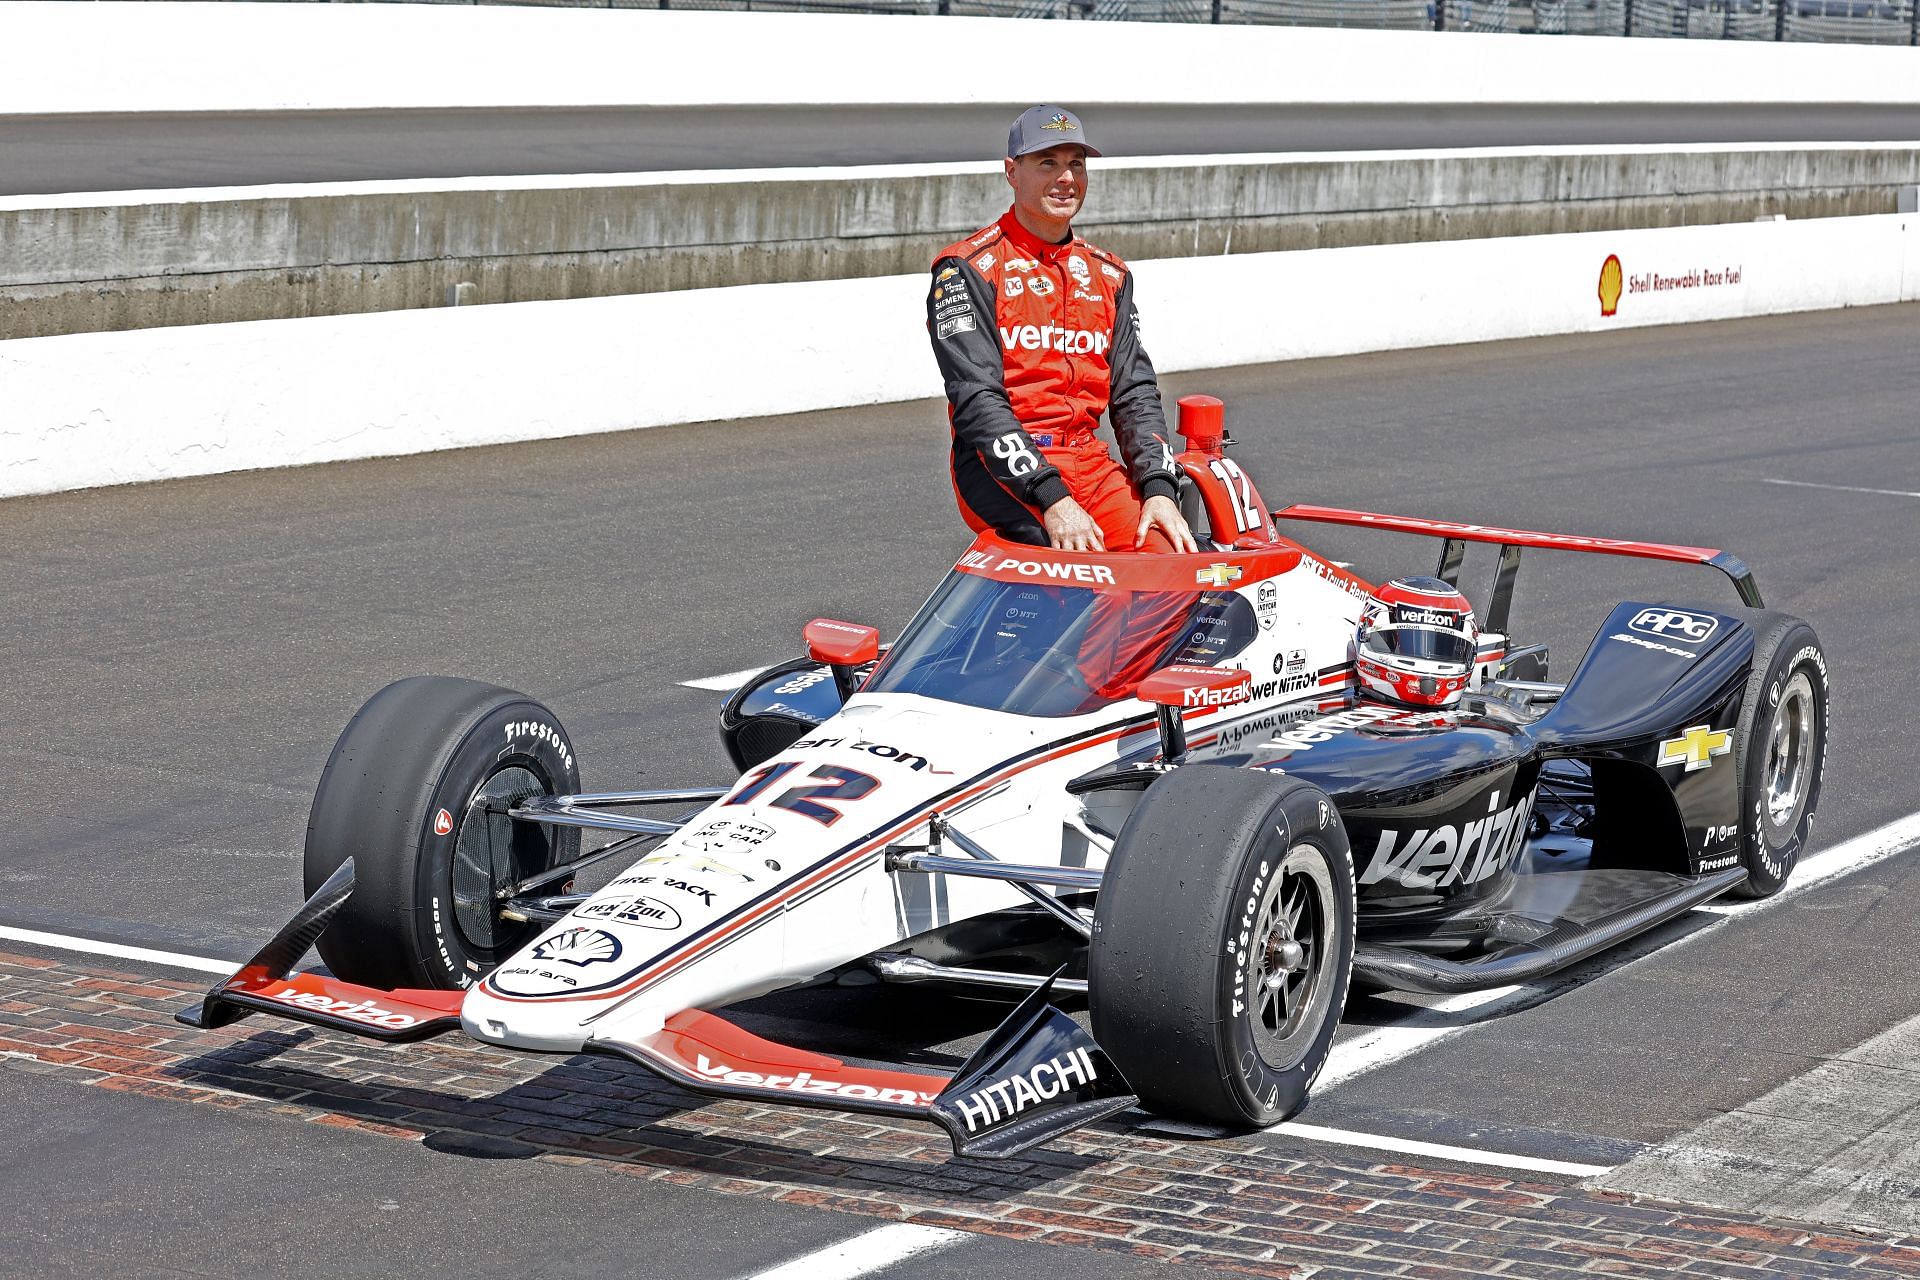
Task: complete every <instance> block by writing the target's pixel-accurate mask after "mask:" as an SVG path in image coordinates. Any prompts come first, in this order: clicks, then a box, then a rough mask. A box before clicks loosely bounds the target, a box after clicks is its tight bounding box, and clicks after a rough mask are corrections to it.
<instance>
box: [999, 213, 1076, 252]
mask: <svg viewBox="0 0 1920 1280" xmlns="http://www.w3.org/2000/svg"><path fill="white" fill-rule="evenodd" d="M1000 230H1001V231H1002V232H1004V233H1005V235H1006V237H1007V239H1008V240H1009V241H1011V242H1012V243H1013V246H1014V247H1015V248H1017V249H1018V250H1020V252H1021V253H1022V254H1024V255H1026V256H1027V257H1029V258H1037V259H1039V260H1040V261H1041V262H1053V261H1055V260H1056V259H1058V258H1059V257H1060V256H1061V255H1062V254H1064V253H1065V252H1066V251H1067V250H1068V249H1071V248H1072V247H1073V246H1074V245H1076V244H1078V243H1079V241H1080V237H1079V236H1077V235H1075V234H1073V232H1072V231H1068V232H1067V238H1066V239H1065V240H1062V241H1061V242H1060V243H1059V244H1053V243H1051V242H1049V241H1046V240H1042V239H1041V238H1040V237H1039V236H1036V235H1035V234H1033V232H1031V231H1029V230H1027V228H1026V225H1025V224H1024V223H1022V222H1021V221H1020V219H1019V218H1017V217H1015V216H1014V212H1013V210H1012V208H1008V210H1007V211H1006V212H1005V213H1003V214H1001V215H1000Z"/></svg>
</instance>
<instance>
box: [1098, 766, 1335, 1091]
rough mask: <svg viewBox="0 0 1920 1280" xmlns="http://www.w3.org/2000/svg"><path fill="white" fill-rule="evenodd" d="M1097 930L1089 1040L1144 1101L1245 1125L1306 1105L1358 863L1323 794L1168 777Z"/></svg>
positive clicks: (1116, 873)
mask: <svg viewBox="0 0 1920 1280" xmlns="http://www.w3.org/2000/svg"><path fill="white" fill-rule="evenodd" d="M1093 929H1094V932H1093V941H1092V945H1091V948H1090V951H1089V955H1088V962H1087V966H1088V973H1087V977H1088V999H1089V1003H1090V1007H1091V1011H1092V1015H1093V1034H1094V1038H1095V1039H1096V1040H1098V1041H1099V1042H1100V1046H1101V1047H1102V1048H1103V1049H1105V1050H1106V1051H1107V1054H1108V1055H1109V1056H1110V1057H1111V1058H1112V1059H1113V1061H1114V1064H1115V1065H1116V1066H1118V1067H1119V1068H1120V1072H1121V1074H1122V1075H1124V1076H1125V1077H1126V1079H1127V1081H1128V1083H1129V1084H1130V1085H1131V1086H1132V1087H1133V1090H1134V1092H1135V1093H1137V1094H1138V1095H1139V1097H1140V1100H1141V1102H1142V1104H1143V1105H1145V1106H1146V1107H1148V1108H1149V1109H1151V1110H1154V1111H1157V1112H1161V1113H1163V1114H1166V1115H1172V1116H1179V1117H1183V1118H1187V1119H1194V1120H1203V1121H1211V1122H1214V1123H1220V1124H1227V1125H1231V1126H1234V1127H1246V1126H1264V1125H1270V1124H1275V1123H1278V1122H1279V1121H1281V1120H1284V1119H1286V1118H1287V1117H1288V1116H1290V1115H1292V1114H1293V1113H1294V1112H1296V1111H1298V1110H1299V1109H1300V1108H1301V1107H1302V1106H1304V1105H1305V1104H1306V1100H1307V1090H1308V1087H1309V1086H1310V1085H1311V1084H1312V1083H1313V1079H1314V1077H1315V1076H1317V1075H1318V1074H1319V1073H1320V1068H1321V1067H1322V1066H1323V1065H1325V1063H1326V1060H1327V1053H1328V1051H1329V1050H1330V1049H1331V1048H1332V1046H1333V1036H1334V1032H1335V1030H1336V1029H1337V1028H1338V1026H1339V1021H1340V1013H1341V1010H1342V1009H1343V1008H1344V1007H1345V1005H1346V996H1347V986H1348V983H1349V980H1350V978H1351V975H1352V969H1353V942H1354V882H1353V857H1352V854H1351V852H1350V851H1349V849H1348V847H1347V836H1346V830H1345V828H1344V827H1343V826H1342V825H1341V823H1340V816H1339V813H1338V811H1337V810H1336V809H1335V808H1334V805H1333V802H1332V801H1331V800H1330V799H1329V798H1328V797H1327V794H1326V792H1324V791H1322V790H1321V789H1320V788H1318V787H1316V786H1314V785H1313V784H1311V783H1309V782H1306V781H1303V780H1301V779H1298V778H1289V777H1284V776H1279V775H1275V774H1268V773H1258V772H1253V771H1250V770H1244V769H1233V768H1226V767H1220V766H1208V765H1189V766H1187V767H1185V768H1181V769H1177V770H1175V771H1174V772H1172V773H1170V774H1167V775H1166V776H1165V777H1163V778H1161V779H1159V780H1158V781H1156V782H1155V783H1154V784H1153V786H1152V787H1150V788H1148V790H1147V793H1146V794H1145V795H1144V796H1142V797H1141V800H1140V804H1139V806H1138V807H1137V808H1136V809H1135V810H1134V813H1133V816H1132V818H1131V819H1130V820H1129V821H1128V823H1127V826H1126V828H1125V829H1124V830H1123V831H1122V832H1121V834H1120V839H1119V841H1118V842H1117V843H1116V844H1115V846H1114V851H1113V858H1112V860H1111V861H1110V862H1109V863H1108V865H1107V873H1106V878H1105V880H1104V882H1103V884H1102V886H1101V889H1100V897H1099V901H1098V904H1097V906H1096V908H1095V911H1094V925H1093Z"/></svg>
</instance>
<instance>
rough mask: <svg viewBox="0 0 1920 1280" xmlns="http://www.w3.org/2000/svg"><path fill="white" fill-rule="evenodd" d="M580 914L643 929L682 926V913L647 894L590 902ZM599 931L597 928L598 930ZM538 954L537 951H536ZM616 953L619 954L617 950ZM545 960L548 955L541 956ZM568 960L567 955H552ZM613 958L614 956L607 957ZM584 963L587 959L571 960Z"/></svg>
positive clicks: (676, 927) (670, 928) (558, 958)
mask: <svg viewBox="0 0 1920 1280" xmlns="http://www.w3.org/2000/svg"><path fill="white" fill-rule="evenodd" d="M580 914H581V915H583V916H588V917H590V918H592V919H595V920H613V921H617V922H618V923H620V924H631V925H638V926H639V927H640V928H642V929H665V930H669V931H671V930H674V929H678V928H679V927H680V913H679V912H678V911H675V910H674V909H673V908H672V907H671V906H669V905H668V904H667V903H664V902H662V901H660V899H658V898H648V897H645V896H641V897H634V898H611V899H609V900H607V901H606V902H589V903H588V904H587V905H586V906H584V907H581V908H580ZM596 932H597V930H596ZM536 954H537V953H536ZM615 954H618V953H617V952H616V953H615ZM540 958H541V959H543V960H545V959H547V958H548V957H546V956H541V957H540ZM552 958H553V959H557V960H566V959H567V957H565V956H555V957H552ZM607 958H608V959H611V958H612V957H611V956H610V957H607ZM569 963H572V964H583V963H587V962H585V961H579V960H575V961H569Z"/></svg>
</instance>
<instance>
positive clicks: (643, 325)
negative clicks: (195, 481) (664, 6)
mask: <svg viewBox="0 0 1920 1280" xmlns="http://www.w3.org/2000/svg"><path fill="white" fill-rule="evenodd" d="M1609 254H1613V255H1617V256H1618V257H1619V258H1620V261H1621V265H1622V268H1623V273H1624V276H1625V277H1626V279H1627V282H1628V285H1629V288H1628V291H1627V292H1626V293H1625V294H1624V296H1623V297H1621V298H1620V300H1619V305H1618V311H1617V314H1616V315H1614V316H1612V317H1606V316H1603V315H1602V314H1601V305H1600V301H1599V297H1598V286H1599V280H1600V273H1601V268H1602V264H1603V263H1604V262H1605V260H1606V258H1607V256H1608V255H1609ZM1136 269H1137V272H1138V276H1139V298H1140V308H1141V314H1142V320H1143V332H1144V336H1145V340H1146V345H1147V349H1148V351H1149V352H1150V353H1151V354H1152V355H1153V358H1154V360H1155V362H1156V363H1157V364H1158V365H1159V367H1160V368H1161V369H1163V370H1168V371H1172V370H1180V369H1195V368H1210V367H1216V366H1221V365H1230V364H1247V363H1255V362H1262V361H1269V360H1286V359H1297V358H1302V357H1308V356H1326V355H1339V354H1345V353H1349V352H1356V351H1377V350H1388V349H1393V348H1399V347H1412V346H1427V345H1437V344H1445V343H1458V342H1475V341H1483V340H1487V339H1496V338H1516V337H1527V336H1532V335H1537V334H1546V333H1598V332H1605V331H1607V330H1610V329H1616V328H1626V327H1633V326H1640V325H1658V324H1679V323H1688V322H1693V321H1700V320H1714V319H1723V318H1728V317H1734V316H1753V315H1768V314H1775V313H1780V312H1790V311H1801V310H1812V309H1818V308H1830V307H1844V306H1863V305H1870V304H1875V303H1886V302H1898V301H1913V300H1920V215H1910V214H1887V215H1882V216H1877V217H1866V218H1824V219H1814V220H1809V221H1804V222H1767V223H1746V224H1739V225H1732V226H1705V227H1680V228H1670V229H1663V230H1649V231H1622V232H1600V233H1592V234H1582V235H1560V236H1527V237H1521V238H1517V239H1508V240H1463V241H1450V242H1442V243H1429V244H1402V245H1380V246H1369V247H1364V248H1352V249H1318V250H1309V251H1302V252H1294V253H1273V254H1245V255H1238V256H1233V257H1217V258H1200V259H1194V258H1189V259H1167V260H1162V261H1155V262H1143V263H1139V264H1137V265H1136ZM1696 272H1698V273H1700V275H1699V283H1698V284H1696V285H1693V286H1690V287H1680V288H1672V289H1648V290H1646V291H1636V290H1634V289H1632V288H1631V285H1632V282H1633V281H1634V280H1636V279H1642V278H1645V279H1649V280H1650V279H1651V278H1656V277H1657V278H1660V279H1684V278H1687V277H1688V276H1690V275H1692V274H1693V273H1696ZM1708 272H1716V273H1726V274H1723V275H1722V276H1721V278H1719V279H1718V280H1715V279H1714V278H1712V277H1710V276H1709V275H1707V274H1706V273H1708ZM1733 272H1737V278H1735V277H1734V276H1733V275H1732V274H1731V273H1733ZM926 287H927V282H926V278H925V277H924V276H920V275H912V276H892V277H884V278H879V279H867V280H840V281H823V282H819V283H809V284H784V285H750V286H745V287H741V288H732V289H708V290H689V291H684V292H678V293H661V294H645V295H637V296H632V297H620V298H597V299H586V300H580V301H569V302H529V303H518V304H511V305H503V306H492V307H472V308H457V309H442V310H433V311H397V312H385V313H380V314H374V315H360V316H342V317H333V318H325V319H303V320H267V321H257V322H253V323H248V324H226V325H209V326H191V327H180V328H165V329H142V330H135V331H131V332H123V333H104V334H80V335H75V336H71V337H55V338H26V339H16V340H14V341H11V342H0V495H13V494H25V493H44V492H52V491H57V490H63V489H73V488H83V487H87V486H92V485H101V484H117V483H124V482H129V481H140V480H155V479H161V478H165V477H172V476H187V475H204V474H210V473H213V472H220V471H235V470H244V469H247V468H253V467H270V466H286V465H292V464H298V463H308V462H322V461H333V460H338V459H343V458H361V457H373V456H380V455H386V454H399V453H416V452H422V451H425V450H431V449H442V448H452V447H458V446H463V445H477V444H492V443H499V442H504V441H510V440H534V439H551V438H555V437H559V436H565V435H576V434H587V433H591V432H600V431H616V430H622V429H625V428H631V427H646V426H656V425H660V424H664V423H676V422H701V421H709V420H725V419H732V418H739V417H751V416H754V415H760V414H771V413H791V412H798V411H801V410H808V409H823V408H831V407H835V406H843V405H854V404H871V403H878V402H885V401H894V400H907V399H914V398H919V397H924V396H935V395H938V394H939V392H940V387H939V380H938V378H937V377H936V375H935V371H934V366H933V359H932V356H931V355H930V354H929V352H928V348H927V337H926V330H925V311H924V297H925V290H926ZM717 429H719V428H716V430H717Z"/></svg>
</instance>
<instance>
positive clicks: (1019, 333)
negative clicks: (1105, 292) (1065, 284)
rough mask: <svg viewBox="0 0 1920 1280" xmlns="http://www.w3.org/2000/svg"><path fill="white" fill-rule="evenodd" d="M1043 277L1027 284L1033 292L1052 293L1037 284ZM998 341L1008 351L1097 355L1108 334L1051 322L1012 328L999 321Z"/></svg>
mask: <svg viewBox="0 0 1920 1280" xmlns="http://www.w3.org/2000/svg"><path fill="white" fill-rule="evenodd" d="M1044 279H1045V277H1044V276H1036V277H1035V278H1034V280H1033V282H1032V283H1031V284H1030V285H1028V286H1027V287H1028V288H1030V289H1032V290H1033V291H1034V292H1035V293H1039V294H1046V293H1051V292H1052V289H1051V288H1047V289H1042V288H1041V287H1040V284H1041V281H1042V280H1044ZM1000 345H1001V346H1003V347H1005V348H1006V349H1007V350H1009V351H1061V352H1065V353H1066V354H1067V355H1070V356H1085V355H1096V356H1097V355H1104V354H1105V353H1106V350H1107V335H1106V334H1104V333H1090V332H1088V331H1087V330H1085V329H1062V328H1059V327H1058V326H1056V325H1050V324H1016V325H1014V326H1013V327H1012V328H1008V327H1007V326H1006V325H1001V326H1000Z"/></svg>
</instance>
